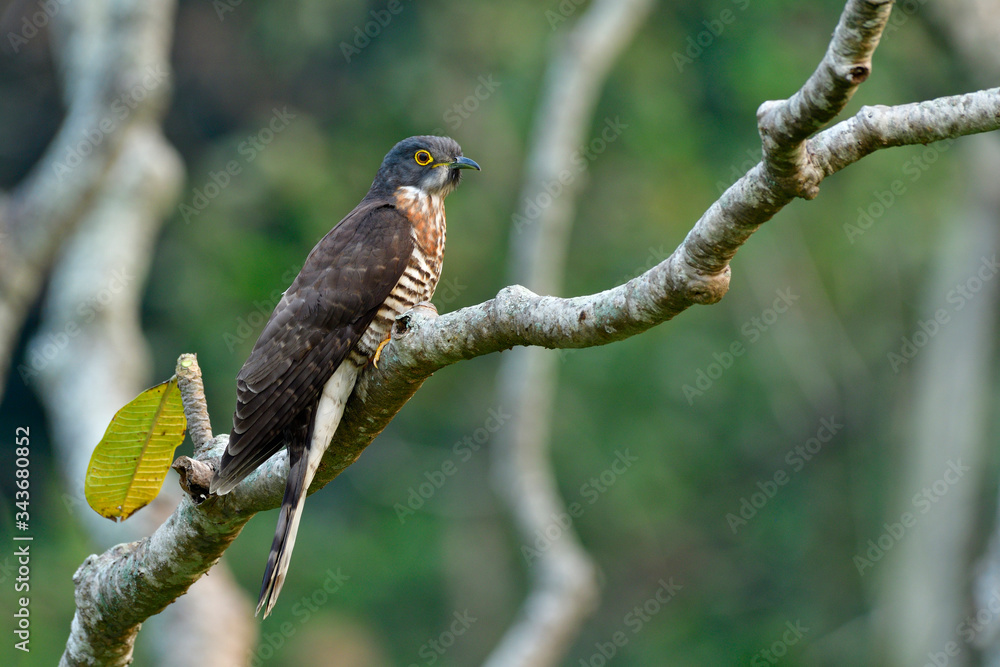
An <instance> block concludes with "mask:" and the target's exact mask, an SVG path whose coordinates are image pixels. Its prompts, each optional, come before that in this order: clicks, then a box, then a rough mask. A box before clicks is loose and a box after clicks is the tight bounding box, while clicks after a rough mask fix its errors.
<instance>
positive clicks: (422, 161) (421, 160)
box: [413, 150, 434, 167]
mask: <svg viewBox="0 0 1000 667" xmlns="http://www.w3.org/2000/svg"><path fill="white" fill-rule="evenodd" d="M413 159H414V160H416V161H417V164H419V165H420V166H421V167H426V166H427V165H429V164H430V163H431V162H432V161H433V160H434V158H433V157H431V154H430V153H428V152H427V151H425V150H419V151H417V152H416V153H415V154H414V155H413Z"/></svg>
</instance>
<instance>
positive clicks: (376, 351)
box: [372, 336, 392, 368]
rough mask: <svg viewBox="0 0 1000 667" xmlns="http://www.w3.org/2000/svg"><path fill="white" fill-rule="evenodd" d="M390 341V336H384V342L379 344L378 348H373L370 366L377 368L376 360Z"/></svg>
mask: <svg viewBox="0 0 1000 667" xmlns="http://www.w3.org/2000/svg"><path fill="white" fill-rule="evenodd" d="M391 340H392V336H386V337H385V340H384V341H382V342H381V343H379V344H378V347H376V348H375V356H373V357H372V364H373V365H374V366H375V368H378V358H379V357H380V356H382V348H383V347H385V346H386V345H388V344H389V341H391Z"/></svg>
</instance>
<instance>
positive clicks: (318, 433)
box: [211, 136, 479, 618]
mask: <svg viewBox="0 0 1000 667" xmlns="http://www.w3.org/2000/svg"><path fill="white" fill-rule="evenodd" d="M462 169H476V170H478V169H479V165H478V164H476V163H475V162H473V161H472V160H470V159H469V158H466V157H462V149H461V147H460V146H459V145H458V144H457V143H456V142H455V141H454V140H452V139H449V138H447V137H432V136H423V137H410V138H409V139H404V140H403V141H401V142H399V143H398V144H396V145H395V146H394V147H393V148H392V150H391V151H389V154H388V155H386V156H385V159H384V160H383V161H382V166H381V167H379V170H378V173H377V174H375V181H374V182H373V183H372V187H371V189H370V190H369V191H368V194H367V195H366V196H365V198H364V199H362V200H361V203H360V204H358V205H357V207H356V208H355V209H354V210H353V211H351V212H350V213H349V214H348V215H347V217H345V218H344V219H343V220H341V221H340V223H339V224H338V225H337V226H336V227H334V228H333V229H332V230H330V232H329V233H328V234H327V235H326V236H324V237H323V239H322V240H321V241H320V242H319V243H317V244H316V247H315V248H313V249H312V252H310V253H309V256H308V257H307V258H306V261H305V265H304V266H303V267H302V270H301V271H300V272H299V275H298V276H296V277H295V280H294V281H292V284H291V286H290V287H289V288H288V289H287V290H286V291H285V294H284V295H283V296H282V298H281V300H280V301H279V302H278V305H277V306H276V307H275V309H274V312H273V313H271V318H270V319H269V320H268V322H267V325H266V326H265V327H264V331H263V332H262V333H261V335H260V338H258V339H257V343H256V344H255V345H254V347H253V351H252V352H251V353H250V358H249V359H247V361H246V363H245V364H243V368H242V369H241V370H240V372H239V375H237V376H236V386H237V391H238V395H237V404H236V413H235V415H234V416H233V431H232V433H231V434H230V436H229V445H228V446H227V447H226V451H225V453H224V454H223V455H222V462H221V464H220V467H219V470H218V472H217V473H216V474H215V477H214V478H213V479H212V484H211V491H212V492H213V493H216V494H219V495H222V494H225V493H228V492H229V491H231V490H232V489H233V487H235V486H236V485H237V484H239V483H240V481H242V480H243V478H244V477H246V476H247V475H249V474H250V473H251V472H253V471H254V470H255V469H257V467H258V466H260V465H261V464H262V463H264V461H266V460H267V459H268V458H270V457H271V456H272V455H273V454H274V453H276V452H277V451H278V450H280V449H281V447H282V446H285V447H287V448H288V480H287V482H286V483H285V496H284V498H283V499H282V501H281V513H280V514H279V516H278V526H277V529H276V531H275V535H274V543H273V544H272V545H271V553H270V554H269V555H268V558H267V568H266V569H265V570H264V581H263V583H262V584H261V590H260V599H259V600H258V602H257V613H260V610H261V609H264V616H265V618H266V617H267V615H268V614H269V613H270V612H271V609H272V607H274V603H275V601H276V600H277V598H278V593H280V592H281V586H282V584H283V583H284V580H285V574H286V572H287V571H288V562H289V559H290V558H291V555H292V548H293V547H294V545H295V534H296V532H297V531H298V527H299V519H300V517H301V514H302V506H303V503H304V502H305V498H306V491H307V490H308V489H309V484H310V483H311V482H312V479H313V476H314V475H315V474H316V469H317V467H318V466H319V463H320V459H322V457H323V452H325V451H326V448H327V447H328V446H329V445H330V440H331V439H332V438H333V434H334V433H335V432H336V431H337V426H338V425H339V424H340V420H341V417H342V416H343V414H344V404H345V403H346V402H347V398H348V397H349V396H350V395H351V391H352V389H353V388H354V382H355V380H356V379H357V377H358V374H359V373H360V371H361V369H363V368H364V367H365V365H366V364H368V363H369V362H374V363H376V364H377V363H378V357H379V353H380V352H381V350H382V346H383V345H384V344H385V343H386V342H388V340H389V334H390V330H391V327H392V323H393V321H394V319H395V318H396V316H397V315H400V314H402V313H403V312H405V311H407V310H409V309H410V308H411V307H412V306H414V305H415V304H417V303H420V302H422V301H428V300H430V298H431V296H432V295H433V294H434V288H435V287H437V283H438V279H439V278H440V277H441V263H442V260H443V257H444V240H445V218H444V198H445V196H447V195H448V193H450V192H451V191H452V190H454V189H455V188H456V187H457V186H458V183H459V181H460V180H461V170H462Z"/></svg>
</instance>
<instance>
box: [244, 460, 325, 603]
mask: <svg viewBox="0 0 1000 667" xmlns="http://www.w3.org/2000/svg"><path fill="white" fill-rule="evenodd" d="M304 453H305V452H303V451H300V448H298V447H295V448H294V449H290V450H289V461H288V463H289V465H288V481H287V482H285V496H284V498H282V500H281V513H280V514H279V515H278V525H277V527H276V528H275V531H274V542H272V543H271V553H269V554H268V556H267V567H266V568H264V579H263V581H262V582H261V585H260V598H259V599H258V601H257V611H256V614H259V613H260V610H261V609H263V610H264V618H267V615H268V614H270V613H271V609H272V608H273V607H274V603H275V602H277V601H278V593H280V592H281V586H282V584H284V583H285V574H286V573H287V572H288V564H289V563H290V562H291V559H292V549H293V548H295V535H296V534H297V533H298V532H299V519H301V518H302V508H303V506H304V505H305V502H306V491H307V490H308V488H309V482H308V481H307V480H306V477H307V474H306V473H307V468H308V460H309V459H308V457H307V456H303V454H304ZM310 481H311V480H310Z"/></svg>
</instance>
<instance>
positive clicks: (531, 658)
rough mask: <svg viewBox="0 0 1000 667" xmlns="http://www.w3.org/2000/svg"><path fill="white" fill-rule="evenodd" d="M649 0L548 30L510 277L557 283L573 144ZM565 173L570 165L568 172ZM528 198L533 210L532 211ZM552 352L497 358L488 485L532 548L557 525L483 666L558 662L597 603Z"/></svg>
mask: <svg viewBox="0 0 1000 667" xmlns="http://www.w3.org/2000/svg"><path fill="white" fill-rule="evenodd" d="M651 7H652V0H598V1H597V2H595V3H594V4H592V5H591V6H590V7H589V8H588V10H587V13H586V14H584V15H583V16H582V17H581V18H580V20H579V21H578V22H577V23H576V24H575V25H574V26H573V27H572V30H571V31H570V32H569V34H564V35H561V36H560V37H561V38H560V39H559V40H558V41H557V42H556V44H557V48H556V49H555V51H554V53H553V57H552V60H551V62H550V63H549V66H548V71H547V73H546V77H545V83H544V90H543V92H542V96H541V102H540V103H539V109H538V112H537V114H538V115H537V117H536V120H535V126H534V129H533V132H532V135H531V140H530V144H529V149H528V156H527V162H526V165H525V170H524V171H525V179H524V187H523V189H522V191H521V195H520V197H519V198H518V201H519V202H521V207H520V210H519V211H518V215H515V217H514V220H515V224H514V225H513V227H512V229H511V237H510V254H509V259H508V263H509V267H510V268H509V271H508V274H509V275H508V277H509V278H510V279H511V280H512V281H513V282H515V283H518V284H522V285H525V286H527V287H529V288H530V289H532V290H533V291H535V292H537V293H539V294H559V293H560V292H561V291H562V288H563V279H564V274H565V267H566V254H567V249H568V247H569V239H570V233H571V231H572V228H573V218H574V216H575V213H576V199H577V196H578V195H579V193H580V192H581V190H582V189H583V184H584V180H585V176H586V174H582V173H579V172H578V170H577V166H576V164H574V161H573V156H574V154H575V152H576V151H577V150H578V149H579V147H580V146H582V145H586V144H587V143H588V142H589V139H588V132H590V128H591V125H592V124H593V113H594V107H595V106H596V104H597V100H598V96H599V95H600V92H601V90H602V88H603V83H604V80H605V79H606V77H607V75H608V72H609V71H610V69H611V65H612V64H613V63H614V61H615V60H616V59H617V57H618V55H619V54H620V53H621V52H622V50H623V49H624V48H625V47H626V46H627V45H628V44H629V43H630V42H631V41H632V38H633V36H634V35H635V33H636V31H637V30H638V28H639V26H641V25H642V22H643V20H644V19H645V17H646V15H647V14H648V13H649V10H650V8H651ZM566 174H571V175H572V176H571V177H570V178H569V179H567V178H566V177H565V175H566ZM567 181H569V182H567ZM553 184H559V186H560V190H559V191H558V192H555V193H553V191H551V190H549V189H546V188H547V186H548V187H549V188H551V187H552V185H553ZM546 202H548V203H546ZM530 207H537V209H540V213H538V214H537V216H532V214H531V210H532V209H531V208H530ZM557 360H558V356H557V355H555V354H553V353H552V352H551V351H549V350H543V349H540V348H537V347H531V348H516V349H514V350H511V351H510V352H509V353H507V354H506V355H504V358H503V360H502V361H501V363H500V370H499V377H498V394H499V398H498V400H499V404H500V405H502V406H504V407H505V408H507V409H509V410H510V411H511V414H512V420H511V424H512V425H511V426H510V427H509V428H507V429H505V430H504V431H502V432H501V433H500V434H499V435H498V437H497V440H496V443H495V445H494V448H493V471H492V472H493V477H494V482H495V487H496V489H497V492H498V494H499V496H500V497H501V498H502V499H503V500H504V501H505V502H506V504H507V506H508V507H509V508H510V512H511V514H512V516H513V520H514V525H515V527H516V529H517V534H518V538H519V540H520V541H521V543H522V544H525V545H532V548H533V545H534V543H535V540H536V539H537V538H536V536H537V535H540V534H544V533H545V531H546V529H547V528H548V527H550V526H553V525H556V526H558V527H559V529H560V534H559V537H558V538H557V539H555V540H552V544H551V546H550V547H549V548H548V549H545V550H542V551H541V553H540V555H539V556H538V558H537V559H533V560H532V561H531V562H529V563H528V568H529V571H530V581H531V589H530V590H529V591H528V596H527V598H526V599H525V601H524V603H523V605H522V607H521V610H520V612H519V613H518V616H517V618H516V619H515V620H514V623H513V624H512V625H511V627H510V628H509V629H508V630H507V632H506V634H505V635H504V637H503V638H502V639H501V640H500V643H499V644H498V645H497V647H496V648H495V649H494V651H493V653H492V654H491V655H490V656H489V658H487V660H486V662H485V664H486V665H487V666H488V667H508V666H509V667H544V666H545V665H554V664H556V663H558V662H559V661H560V660H561V659H562V656H563V655H564V654H565V652H566V650H567V649H568V648H569V646H570V645H571V644H572V642H573V640H574V639H575V637H576V634H577V633H578V632H579V628H580V626H581V625H582V623H583V621H584V620H586V618H587V617H588V616H589V615H590V614H591V613H592V612H593V610H594V608H595V607H596V602H597V597H598V593H597V581H596V570H595V566H594V564H593V562H592V561H591V560H590V557H589V556H588V555H587V553H586V551H584V549H583V547H582V546H581V545H580V542H579V539H578V538H577V535H576V530H575V529H574V528H573V527H572V526H568V527H564V526H561V525H559V524H556V523H555V522H556V517H557V516H568V515H567V514H566V506H565V503H564V502H563V500H562V498H561V497H560V495H559V491H558V489H557V486H556V480H555V474H554V472H553V470H552V465H551V462H550V460H549V447H550V443H551V438H552V407H553V402H554V400H555V393H556V385H557V363H558V361H557ZM519 552H520V550H519Z"/></svg>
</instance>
